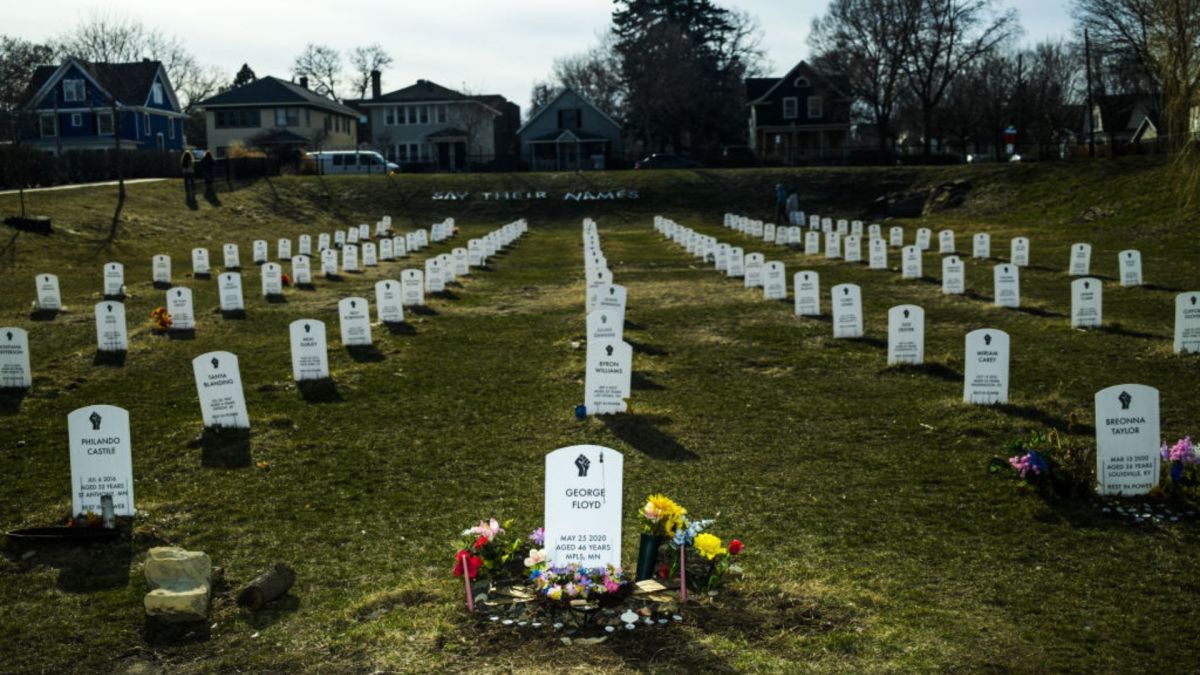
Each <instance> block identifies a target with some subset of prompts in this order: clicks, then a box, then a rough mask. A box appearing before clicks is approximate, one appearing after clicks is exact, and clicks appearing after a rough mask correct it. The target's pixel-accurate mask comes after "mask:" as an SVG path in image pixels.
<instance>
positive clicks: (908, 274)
mask: <svg viewBox="0 0 1200 675" xmlns="http://www.w3.org/2000/svg"><path fill="white" fill-rule="evenodd" d="M921 264H922V259H921V249H920V248H918V247H917V246H916V245H915V244H909V245H908V246H905V247H904V248H902V249H900V278H901V279H920V278H921V277H922V276H923V275H922V269H921Z"/></svg>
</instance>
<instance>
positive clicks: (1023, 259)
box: [1008, 237, 1029, 267]
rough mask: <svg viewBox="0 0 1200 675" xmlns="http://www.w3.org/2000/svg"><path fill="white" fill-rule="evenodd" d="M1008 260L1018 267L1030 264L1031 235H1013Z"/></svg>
mask: <svg viewBox="0 0 1200 675" xmlns="http://www.w3.org/2000/svg"><path fill="white" fill-rule="evenodd" d="M1008 261H1009V262H1011V263H1012V264H1014V265H1016V266H1017V267H1028V266H1029V237H1013V240H1012V245H1011V250H1010V251H1009V254H1008Z"/></svg>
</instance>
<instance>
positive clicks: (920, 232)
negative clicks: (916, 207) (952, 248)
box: [916, 227, 933, 251]
mask: <svg viewBox="0 0 1200 675" xmlns="http://www.w3.org/2000/svg"><path fill="white" fill-rule="evenodd" d="M932 237H933V233H932V232H931V231H930V230H929V228H928V227H922V228H918V229H917V243H916V246H917V248H918V249H920V250H922V251H928V250H929V240H930V239H931V238H932Z"/></svg>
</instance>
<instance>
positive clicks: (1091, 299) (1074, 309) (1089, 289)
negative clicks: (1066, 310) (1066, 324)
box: [1071, 277, 1104, 328]
mask: <svg viewBox="0 0 1200 675" xmlns="http://www.w3.org/2000/svg"><path fill="white" fill-rule="evenodd" d="M1103 322H1104V286H1103V285H1102V284H1101V283H1100V280H1099V279H1093V278H1091V277H1085V278H1083V279H1075V280H1073V281H1072V282H1071V328H1099V327H1100V325H1101V324H1102V323H1103Z"/></svg>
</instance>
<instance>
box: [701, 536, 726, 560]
mask: <svg viewBox="0 0 1200 675" xmlns="http://www.w3.org/2000/svg"><path fill="white" fill-rule="evenodd" d="M694 546H695V547H696V550H697V551H699V552H700V555H702V556H704V557H705V558H707V559H708V560H712V559H713V558H715V557H717V556H719V555H724V554H725V548H724V547H723V546H721V538H720V537H718V536H716V535H713V534H709V533H707V532H702V533H700V534H698V535H696V540H695V543H694Z"/></svg>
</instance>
